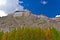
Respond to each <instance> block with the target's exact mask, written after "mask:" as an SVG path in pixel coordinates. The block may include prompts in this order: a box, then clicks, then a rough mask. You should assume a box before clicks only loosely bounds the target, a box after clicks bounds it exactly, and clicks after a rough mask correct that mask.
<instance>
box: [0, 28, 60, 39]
mask: <svg viewBox="0 0 60 40" xmlns="http://www.w3.org/2000/svg"><path fill="white" fill-rule="evenodd" d="M0 40H60V32H59V31H58V30H57V29H55V28H54V27H52V28H46V29H41V28H40V27H35V28H34V27H22V28H16V29H13V30H12V31H10V32H6V33H4V32H3V31H1V32H0Z"/></svg>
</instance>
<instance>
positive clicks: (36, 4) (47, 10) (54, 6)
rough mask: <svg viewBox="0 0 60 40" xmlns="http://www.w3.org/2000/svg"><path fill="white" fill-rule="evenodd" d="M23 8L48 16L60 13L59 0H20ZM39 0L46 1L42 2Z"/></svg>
mask: <svg viewBox="0 0 60 40" xmlns="http://www.w3.org/2000/svg"><path fill="white" fill-rule="evenodd" d="M20 1H23V3H22V4H21V5H22V6H24V8H25V9H28V10H30V11H31V12H32V13H34V14H44V15H46V16H48V17H55V16H56V15H58V14H60V0H20ZM41 1H46V2H47V3H46V4H42V3H41Z"/></svg>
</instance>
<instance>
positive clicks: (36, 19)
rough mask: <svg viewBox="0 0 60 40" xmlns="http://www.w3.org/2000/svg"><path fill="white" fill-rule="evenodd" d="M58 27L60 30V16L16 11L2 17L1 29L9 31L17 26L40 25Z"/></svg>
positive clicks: (0, 21)
mask: <svg viewBox="0 0 60 40" xmlns="http://www.w3.org/2000/svg"><path fill="white" fill-rule="evenodd" d="M52 26H53V27H56V28H57V29H58V30H60V17H55V18H49V17H47V16H45V15H43V14H41V15H36V14H32V12H31V11H29V10H25V11H23V12H20V11H16V12H15V13H13V14H8V16H5V17H0V29H1V30H3V31H5V32H6V31H9V30H11V29H13V28H17V27H40V28H42V29H44V28H48V27H52Z"/></svg>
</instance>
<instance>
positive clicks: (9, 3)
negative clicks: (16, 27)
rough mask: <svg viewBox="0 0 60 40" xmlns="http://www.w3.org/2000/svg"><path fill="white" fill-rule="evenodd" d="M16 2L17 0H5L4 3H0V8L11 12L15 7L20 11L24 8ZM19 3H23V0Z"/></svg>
mask: <svg viewBox="0 0 60 40" xmlns="http://www.w3.org/2000/svg"><path fill="white" fill-rule="evenodd" d="M18 3H19V1H18V0H6V4H5V5H0V10H2V11H5V12H6V13H13V12H14V11H15V10H16V9H17V10H20V11H22V10H24V7H23V6H21V5H19V4H18ZM20 3H23V1H21V2H20Z"/></svg>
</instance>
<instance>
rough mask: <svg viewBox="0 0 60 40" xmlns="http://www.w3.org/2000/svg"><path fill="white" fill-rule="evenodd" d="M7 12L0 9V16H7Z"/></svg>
mask: <svg viewBox="0 0 60 40" xmlns="http://www.w3.org/2000/svg"><path fill="white" fill-rule="evenodd" d="M7 15H8V14H6V13H5V12H4V11H2V10H0V17H3V16H7Z"/></svg>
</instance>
